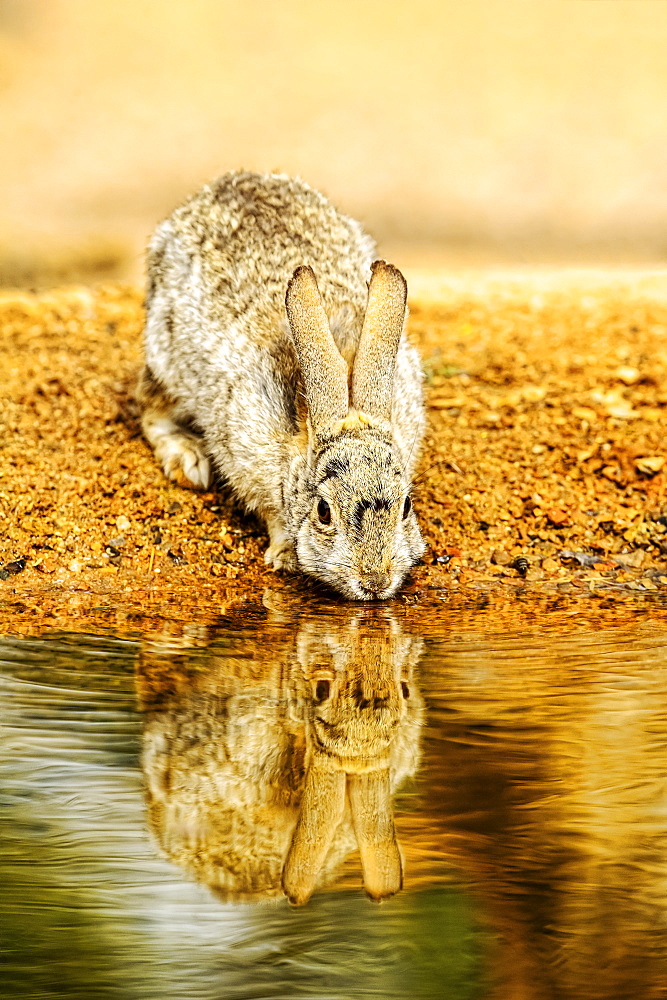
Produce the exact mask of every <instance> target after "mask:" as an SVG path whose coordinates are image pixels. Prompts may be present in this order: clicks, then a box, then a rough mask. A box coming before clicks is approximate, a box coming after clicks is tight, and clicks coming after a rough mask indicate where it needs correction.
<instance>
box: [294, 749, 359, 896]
mask: <svg viewBox="0 0 667 1000" xmlns="http://www.w3.org/2000/svg"><path fill="white" fill-rule="evenodd" d="M344 811H345V772H344V771H322V770H320V769H318V768H317V767H312V766H311V768H310V770H309V771H308V777H307V779H306V787H305V788H304V790H303V797H302V799H301V812H300V813H299V819H298V820H297V824H296V829H295V830H294V835H293V837H292V843H291V844H290V849H289V851H288V852H287V858H286V860H285V864H284V866H283V879H282V881H283V891H284V893H285V895H286V896H287V898H288V899H289V901H290V903H294V904H295V905H296V906H302V905H303V904H304V903H307V902H308V900H309V899H310V897H311V894H312V892H313V889H314V888H315V883H316V882H317V876H318V875H319V873H320V870H321V868H322V865H323V864H324V859H325V858H326V856H327V853H328V851H329V847H330V846H331V841H332V840H333V837H334V834H335V832H336V829H337V828H338V826H339V824H340V821H341V820H342V818H343V813H344Z"/></svg>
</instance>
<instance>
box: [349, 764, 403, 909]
mask: <svg viewBox="0 0 667 1000" xmlns="http://www.w3.org/2000/svg"><path fill="white" fill-rule="evenodd" d="M347 794H348V797H349V800H350V808H351V810H352V823H353V824H354V832H355V834H356V837H357V843H358V845H359V854H360V855H361V870H362V872H363V876H364V888H365V890H366V892H367V893H368V895H369V896H370V897H371V899H375V900H377V901H378V902H379V901H380V900H381V899H386V898H387V897H388V896H393V895H394V893H396V892H398V891H399V889H400V888H401V887H402V885H403V862H402V861H401V852H400V850H399V847H398V842H397V840H396V829H395V827H394V813H393V807H392V801H391V790H390V788H389V771H388V769H387V768H383V769H382V770H378V771H365V772H362V773H361V774H350V775H349V776H348V783H347Z"/></svg>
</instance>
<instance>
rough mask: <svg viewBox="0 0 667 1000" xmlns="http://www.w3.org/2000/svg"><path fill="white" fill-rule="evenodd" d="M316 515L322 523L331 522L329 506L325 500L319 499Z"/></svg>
mask: <svg viewBox="0 0 667 1000" xmlns="http://www.w3.org/2000/svg"><path fill="white" fill-rule="evenodd" d="M317 516H318V517H319V519H320V521H321V522H322V524H331V507H330V506H329V504H328V503H327V502H326V500H320V502H319V503H318V505H317Z"/></svg>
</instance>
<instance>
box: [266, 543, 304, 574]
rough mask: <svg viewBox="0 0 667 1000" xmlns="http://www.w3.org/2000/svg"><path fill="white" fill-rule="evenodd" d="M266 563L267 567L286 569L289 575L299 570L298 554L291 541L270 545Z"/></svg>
mask: <svg viewBox="0 0 667 1000" xmlns="http://www.w3.org/2000/svg"><path fill="white" fill-rule="evenodd" d="M264 562H265V563H266V565H267V566H272V567H273V569H284V570H287V572H288V573H294V572H296V570H297V569H298V564H297V561H296V552H295V551H294V546H293V545H292V543H291V542H289V541H282V542H279V543H277V544H275V545H269V547H268V549H267V550H266V552H265V553H264Z"/></svg>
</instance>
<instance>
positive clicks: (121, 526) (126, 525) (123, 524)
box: [116, 514, 131, 532]
mask: <svg viewBox="0 0 667 1000" xmlns="http://www.w3.org/2000/svg"><path fill="white" fill-rule="evenodd" d="M116 527H117V528H118V530H119V531H121V532H123V531H129V530H130V528H131V524H130V520H129V518H127V517H125V515H124V514H119V515H118V517H117V518H116Z"/></svg>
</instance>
